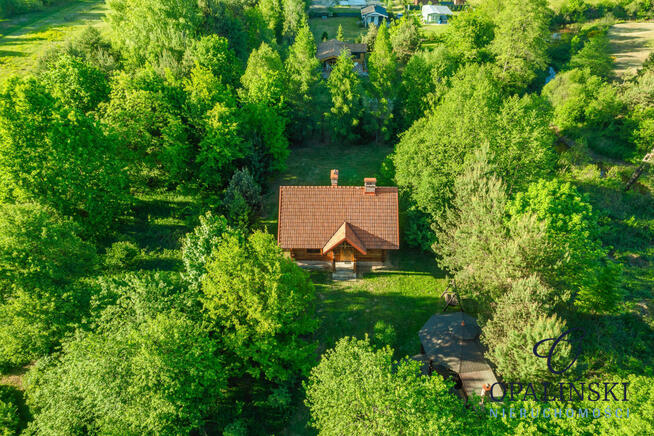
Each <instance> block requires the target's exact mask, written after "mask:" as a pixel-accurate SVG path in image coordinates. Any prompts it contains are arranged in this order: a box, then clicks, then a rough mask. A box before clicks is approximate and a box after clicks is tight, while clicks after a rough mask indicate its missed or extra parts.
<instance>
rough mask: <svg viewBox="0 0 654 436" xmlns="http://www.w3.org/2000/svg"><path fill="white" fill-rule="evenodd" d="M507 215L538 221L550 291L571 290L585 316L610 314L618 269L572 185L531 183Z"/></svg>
mask: <svg viewBox="0 0 654 436" xmlns="http://www.w3.org/2000/svg"><path fill="white" fill-rule="evenodd" d="M509 212H510V213H511V214H512V215H513V216H514V217H519V216H521V215H523V214H525V213H529V214H534V215H536V217H538V219H539V220H540V221H542V222H543V224H544V226H545V232H546V239H547V241H548V245H549V249H548V250H546V251H545V252H543V253H542V256H543V258H544V259H545V261H544V264H545V265H547V269H545V270H544V271H543V272H542V275H543V277H544V279H545V280H546V281H547V283H548V284H549V285H550V286H553V287H555V288H557V289H570V290H573V291H574V293H575V294H576V298H575V301H576V304H577V306H578V307H580V308H583V309H585V310H588V311H597V312H605V311H611V310H612V309H614V308H615V307H616V306H617V305H618V304H619V303H620V299H621V291H620V282H621V280H620V268H619V266H618V265H616V264H613V263H612V262H611V261H610V260H609V259H608V256H607V253H606V250H605V249H604V248H603V247H602V244H601V242H600V240H599V235H600V227H599V224H598V217H597V214H596V213H595V212H594V211H593V208H592V206H591V205H590V203H588V199H587V198H585V197H584V196H583V195H581V194H580V193H579V192H578V191H577V189H576V188H575V187H574V186H572V185H571V184H570V183H563V182H561V181H559V180H557V179H552V180H540V181H538V182H535V183H532V184H531V185H530V186H529V188H528V189H527V190H526V191H525V192H520V193H518V194H517V195H516V197H515V200H514V201H513V202H512V203H511V204H510V207H509Z"/></svg>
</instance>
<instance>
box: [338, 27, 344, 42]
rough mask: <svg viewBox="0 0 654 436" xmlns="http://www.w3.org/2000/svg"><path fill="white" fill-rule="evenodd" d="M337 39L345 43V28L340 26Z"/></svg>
mask: <svg viewBox="0 0 654 436" xmlns="http://www.w3.org/2000/svg"><path fill="white" fill-rule="evenodd" d="M336 39H337V40H338V41H345V37H344V36H343V26H342V25H340V24H339V25H338V29H337V30H336Z"/></svg>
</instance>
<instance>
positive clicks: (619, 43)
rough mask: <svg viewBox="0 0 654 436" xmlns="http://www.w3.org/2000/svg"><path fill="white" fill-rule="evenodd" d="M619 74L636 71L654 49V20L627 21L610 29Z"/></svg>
mask: <svg viewBox="0 0 654 436" xmlns="http://www.w3.org/2000/svg"><path fill="white" fill-rule="evenodd" d="M608 35H609V39H610V41H611V54H612V56H613V57H614V60H615V68H614V71H615V73H616V74H617V75H623V74H625V73H628V72H631V73H633V72H635V71H636V70H637V69H638V68H639V67H640V66H641V65H642V64H643V62H645V59H647V56H649V54H650V53H652V50H653V49H654V22H640V21H627V22H624V23H618V24H615V25H613V26H611V28H610V29H609V33H608Z"/></svg>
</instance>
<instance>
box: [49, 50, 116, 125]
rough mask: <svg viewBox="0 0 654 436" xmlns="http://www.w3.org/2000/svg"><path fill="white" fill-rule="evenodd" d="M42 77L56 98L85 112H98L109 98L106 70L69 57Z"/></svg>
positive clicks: (53, 66) (55, 63) (59, 61)
mask: <svg viewBox="0 0 654 436" xmlns="http://www.w3.org/2000/svg"><path fill="white" fill-rule="evenodd" d="M40 78H41V80H42V82H43V84H44V85H45V87H46V89H47V90H48V92H49V93H50V94H51V95H52V96H53V97H54V98H56V99H57V100H59V101H60V102H62V103H63V104H64V105H66V106H68V107H70V108H73V109H76V110H78V111H80V112H82V113H87V112H90V111H94V110H96V109H97V107H98V104H99V103H100V102H102V101H105V100H106V99H107V98H108V96H109V81H108V80H107V77H106V76H105V75H104V74H103V73H102V71H100V70H99V69H97V68H96V67H93V66H91V65H89V64H87V63H86V62H84V61H82V60H80V59H77V58H73V57H71V56H69V55H66V54H63V55H61V56H60V57H59V59H57V60H56V61H55V62H53V64H52V65H51V66H50V67H49V68H48V70H46V71H44V72H43V73H42V74H41V77H40Z"/></svg>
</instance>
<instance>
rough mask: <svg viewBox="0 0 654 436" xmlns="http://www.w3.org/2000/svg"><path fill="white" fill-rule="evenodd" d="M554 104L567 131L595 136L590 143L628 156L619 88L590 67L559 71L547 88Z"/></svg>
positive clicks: (560, 124) (556, 122)
mask: <svg viewBox="0 0 654 436" xmlns="http://www.w3.org/2000/svg"><path fill="white" fill-rule="evenodd" d="M543 96H545V97H546V98H547V99H548V100H549V101H550V102H551V103H552V106H553V107H554V120H553V123H554V125H556V126H557V127H558V128H559V129H561V130H562V131H563V132H565V133H568V134H571V135H573V136H579V135H582V134H584V136H586V137H588V138H590V139H592V140H591V141H590V146H591V147H592V148H593V149H595V150H597V151H599V152H601V153H603V154H606V155H608V156H614V157H625V156H626V155H629V153H630V152H631V150H629V148H630V147H628V145H626V144H625V139H626V138H625V136H626V134H627V133H626V130H627V128H628V127H629V126H628V125H625V120H623V119H622V118H621V117H620V115H621V114H622V113H624V110H625V104H624V102H623V101H622V99H621V98H620V96H619V95H618V93H617V90H616V88H614V87H613V86H611V84H609V83H607V82H605V81H604V80H602V79H601V78H600V77H597V76H594V75H592V74H591V73H590V71H589V70H588V69H586V70H570V71H567V72H565V73H561V74H558V75H557V76H556V77H555V78H554V80H552V81H551V82H550V83H548V84H547V85H546V86H545V88H543Z"/></svg>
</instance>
